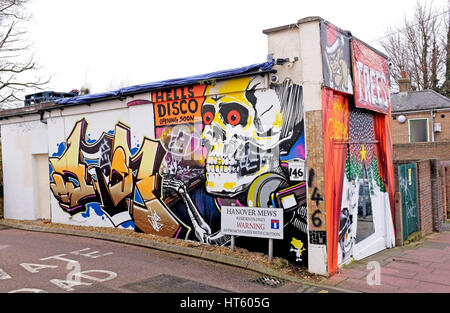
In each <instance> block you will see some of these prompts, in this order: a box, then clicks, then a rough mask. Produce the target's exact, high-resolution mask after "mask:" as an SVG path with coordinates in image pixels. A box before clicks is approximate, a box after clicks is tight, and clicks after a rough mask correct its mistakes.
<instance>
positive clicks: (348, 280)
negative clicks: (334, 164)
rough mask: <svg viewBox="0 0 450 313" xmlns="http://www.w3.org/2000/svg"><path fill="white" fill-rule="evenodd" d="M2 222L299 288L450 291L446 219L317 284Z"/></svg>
mask: <svg viewBox="0 0 450 313" xmlns="http://www.w3.org/2000/svg"><path fill="white" fill-rule="evenodd" d="M1 225H4V226H9V227H15V228H19V229H24V230H30V231H42V232H52V233H60V234H67V235H77V236H83V237H91V238H97V239H105V240H111V241H116V242H122V243H127V244H131V245H137V246H145V247H148V248H152V249H158V250H162V251H168V252H173V253H178V254H182V255H188V256H194V257H197V258H201V259H204V260H207V261H213V262H218V263H222V264H227V265H231V266H235V267H239V268H245V269H248V270H253V271H255V272H259V273H262V274H266V275H270V276H273V277H278V278H281V279H284V280H287V281H291V282H297V283H301V284H302V285H303V286H305V287H304V290H303V291H301V290H299V291H298V292H307V293H308V292H313V293H316V292H325V293H328V292H330V293H334V292H344V293H450V224H446V225H445V227H444V231H443V232H440V233H432V234H430V235H427V236H425V237H424V238H422V239H421V240H420V241H416V242H413V243H411V244H409V245H406V246H401V247H395V248H392V249H385V250H383V251H381V252H379V253H376V254H374V255H372V256H370V257H368V258H365V259H363V260H360V261H353V262H352V263H350V264H348V265H345V266H344V267H342V268H340V269H339V270H338V272H337V273H336V274H334V275H332V276H329V277H325V276H324V279H323V280H322V281H321V282H320V283H319V284H311V283H310V282H305V281H302V280H300V279H299V278H297V277H294V276H291V275H287V274H285V273H283V272H281V271H277V270H274V269H273V268H268V267H265V266H264V265H262V264H258V263H254V262H251V261H246V260H242V259H239V258H235V257H232V256H229V255H223V254H219V253H213V252H211V251H206V250H198V249H193V248H189V247H181V246H176V245H172V244H166V243H161V242H152V241H149V240H143V239H139V238H133V237H125V236H120V235H114V234H106V233H98V232H93V231H80V230H68V229H58V228H49V227H43V226H36V225H29V224H18V223H11V222H8V221H5V220H0V227H1Z"/></svg>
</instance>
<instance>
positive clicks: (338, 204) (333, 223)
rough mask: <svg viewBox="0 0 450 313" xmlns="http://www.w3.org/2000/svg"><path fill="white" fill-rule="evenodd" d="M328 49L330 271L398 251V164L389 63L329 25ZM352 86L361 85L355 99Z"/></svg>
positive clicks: (325, 27)
mask: <svg viewBox="0 0 450 313" xmlns="http://www.w3.org/2000/svg"><path fill="white" fill-rule="evenodd" d="M321 43H322V56H323V60H324V61H323V62H324V85H325V87H324V88H323V89H322V106H323V111H322V114H323V124H324V125H323V127H324V158H325V173H326V174H325V179H326V181H327V184H326V190H325V202H326V212H327V247H328V271H329V272H330V273H331V272H334V271H335V270H336V269H337V268H338V267H339V266H341V265H342V264H345V263H347V262H348V261H350V260H351V259H357V260H359V259H361V258H364V257H366V256H369V255H371V254H374V253H376V252H378V251H380V250H382V249H385V248H389V247H392V246H393V245H394V239H393V238H394V229H393V218H392V216H393V214H392V213H393V190H392V181H393V176H392V170H393V168H392V166H393V165H392V162H389V160H392V145H391V144H390V143H391V140H390V128H389V125H386V122H385V121H386V116H387V115H386V114H389V113H390V102H389V94H388V91H387V90H389V88H388V86H387V85H386V82H387V80H386V77H388V75H389V74H388V73H387V69H386V65H387V59H386V58H385V57H384V56H382V55H379V54H378V53H377V52H376V51H373V50H372V49H371V48H369V47H367V46H366V45H364V44H363V43H362V42H360V41H359V40H356V39H355V38H349V37H348V36H347V34H346V32H343V31H341V30H340V29H338V28H336V27H335V26H334V25H332V24H330V23H328V22H326V21H322V22H321ZM350 46H351V47H352V49H350ZM333 47H334V48H333ZM350 52H351V55H350ZM351 61H353V62H351ZM326 65H328V66H326ZM347 77H348V79H347ZM347 80H348V81H350V82H351V81H353V82H354V94H355V95H354V96H353V90H350V88H346V84H345V82H346V81H347Z"/></svg>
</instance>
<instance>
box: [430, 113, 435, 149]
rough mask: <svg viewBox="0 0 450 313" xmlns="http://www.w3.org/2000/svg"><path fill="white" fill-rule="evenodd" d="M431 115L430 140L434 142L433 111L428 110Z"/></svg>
mask: <svg viewBox="0 0 450 313" xmlns="http://www.w3.org/2000/svg"><path fill="white" fill-rule="evenodd" d="M430 116H431V142H434V112H433V111H430Z"/></svg>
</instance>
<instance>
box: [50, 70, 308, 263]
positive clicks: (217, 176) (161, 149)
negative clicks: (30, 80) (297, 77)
mask: <svg viewBox="0 0 450 313" xmlns="http://www.w3.org/2000/svg"><path fill="white" fill-rule="evenodd" d="M264 84H265V80H264V79H263V78H262V77H253V78H249V77H244V78H239V79H232V80H225V81H220V82H215V83H213V84H210V85H195V86H183V87H179V88H174V89H170V90H161V91H156V92H153V93H152V99H151V101H149V100H148V99H142V100H141V99H138V100H133V101H132V103H130V104H129V105H138V104H148V105H152V108H153V110H154V116H155V120H154V121H149V125H153V127H154V133H155V138H151V139H150V138H147V137H144V138H143V141H142V145H141V146H140V147H139V149H137V148H136V147H131V146H130V142H131V140H130V136H131V135H130V132H131V129H130V128H129V127H128V126H126V125H125V124H123V123H121V122H118V123H117V124H116V125H115V128H114V131H113V132H104V133H103V134H102V136H101V137H100V138H99V139H98V140H95V141H92V142H91V141H90V140H87V139H86V129H87V127H88V123H87V121H86V120H85V119H82V120H80V121H78V122H77V123H76V124H75V126H74V127H73V130H72V132H71V134H70V136H69V137H68V138H67V140H66V142H65V146H64V147H65V149H64V151H63V152H62V153H61V154H60V155H58V156H55V157H51V158H50V166H51V185H50V188H51V190H52V193H53V195H54V197H55V199H56V200H58V203H59V206H60V207H61V209H62V210H63V211H64V212H66V213H67V214H69V215H75V214H78V213H83V212H86V210H87V205H88V204H90V203H98V205H99V207H100V210H101V212H102V213H103V214H105V215H106V216H107V218H108V219H109V220H110V221H111V223H112V225H113V226H115V227H117V226H118V225H122V224H123V223H133V226H134V228H135V230H136V231H142V232H145V233H151V234H157V235H162V236H168V237H172V238H185V239H190V240H198V241H200V242H204V243H210V244H218V245H226V244H228V243H229V241H230V237H229V236H226V235H224V234H222V233H221V231H220V212H221V207H222V206H223V205H225V206H230V205H233V206H246V207H252V206H254V207H278V208H283V209H284V221H285V225H283V226H284V233H285V236H284V237H285V240H283V241H282V243H280V244H277V247H276V248H275V251H274V254H275V255H280V256H283V257H286V258H288V259H291V260H293V261H295V262H306V261H307V249H308V247H307V243H308V242H307V232H308V223H307V220H308V209H307V201H306V196H307V195H306V182H305V178H306V175H305V173H303V172H304V171H305V169H304V167H303V164H304V161H305V150H304V146H305V145H304V133H303V129H304V125H303V107H302V87H301V86H298V85H295V84H293V83H292V82H290V81H286V82H284V83H283V84H279V85H274V86H272V87H271V88H267V87H265V85H264ZM144 126H145V125H144ZM146 127H148V126H146ZM237 244H238V245H240V246H242V247H244V248H249V249H251V250H254V249H256V250H258V249H260V250H261V251H265V250H266V249H267V248H266V246H267V243H266V242H265V241H258V240H257V239H256V238H245V237H240V238H237Z"/></svg>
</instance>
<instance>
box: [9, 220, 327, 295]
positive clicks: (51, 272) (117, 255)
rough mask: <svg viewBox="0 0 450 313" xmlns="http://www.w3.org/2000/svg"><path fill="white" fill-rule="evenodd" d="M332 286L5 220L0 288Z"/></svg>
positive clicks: (275, 289) (256, 289) (281, 289)
mask: <svg viewBox="0 0 450 313" xmlns="http://www.w3.org/2000/svg"><path fill="white" fill-rule="evenodd" d="M258 281H259V282H258ZM264 282H266V284H265V283H264ZM327 291H332V290H331V289H328V290H327V289H326V288H319V287H309V286H305V285H301V284H299V283H293V282H289V281H281V280H278V281H275V283H274V282H273V281H268V280H267V279H266V278H265V277H264V275H262V274H260V273H256V272H253V271H249V270H245V269H240V268H236V267H232V266H228V265H223V264H218V263H214V262H209V261H205V260H201V259H197V258H192V257H187V256H181V255H178V254H174V253H167V252H162V251H158V250H153V249H148V248H145V247H137V246H133V245H127V244H121V243H116V242H110V241H105V240H98V239H92V238H84V237H78V236H70V235H62V234H50V233H43V232H33V231H24V230H19V229H14V228H8V227H5V226H1V225H0V293H11V292H14V293H17V292H45V293H208V294H210V293H301V292H307V293H317V292H327Z"/></svg>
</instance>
